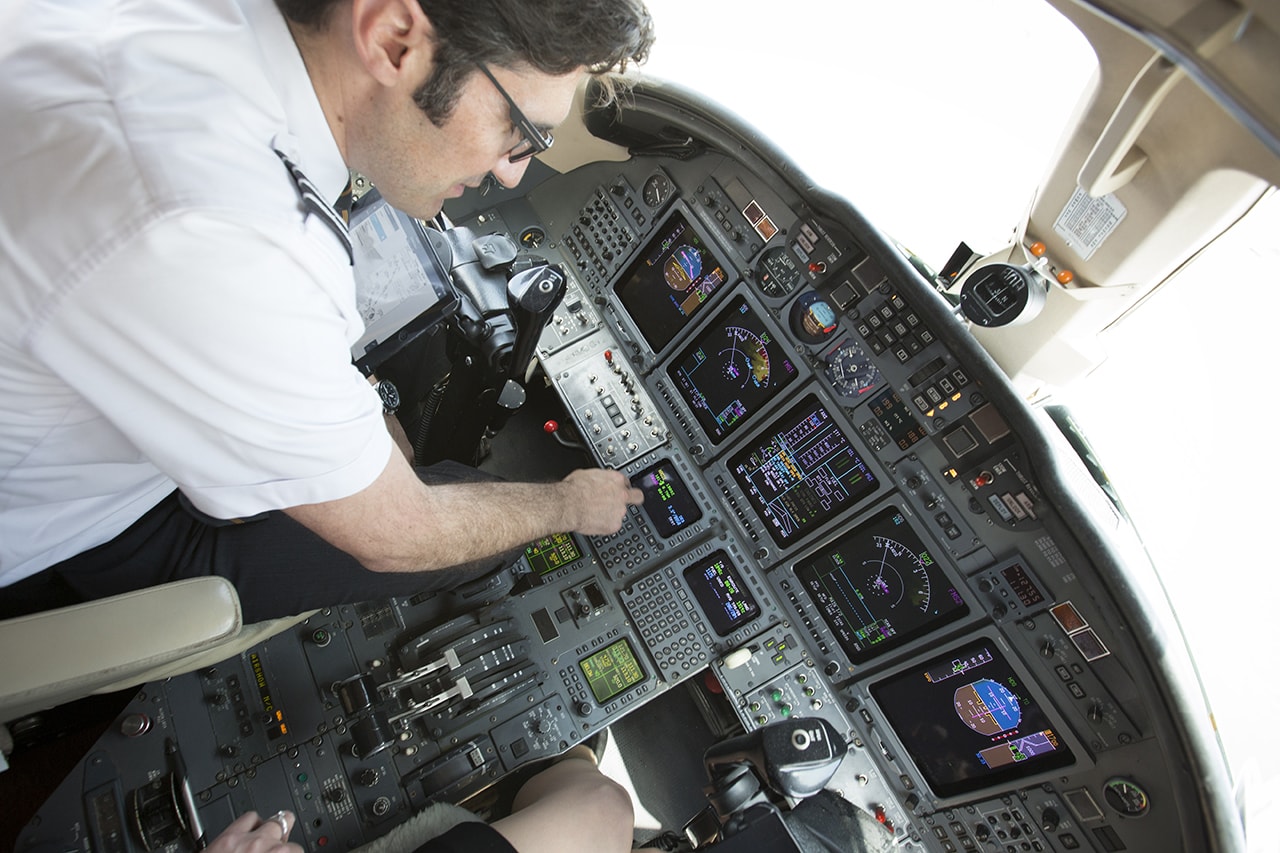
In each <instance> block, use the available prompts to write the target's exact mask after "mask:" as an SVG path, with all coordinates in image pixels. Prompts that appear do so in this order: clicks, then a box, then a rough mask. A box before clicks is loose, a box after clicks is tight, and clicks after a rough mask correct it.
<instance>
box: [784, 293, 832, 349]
mask: <svg viewBox="0 0 1280 853" xmlns="http://www.w3.org/2000/svg"><path fill="white" fill-rule="evenodd" d="M791 331H793V332H795V333H796V337H798V338H799V339H800V340H802V341H804V342H806V343H810V344H818V343H822V342H823V341H824V340H826V339H827V338H829V337H831V335H833V334H835V331H836V312H835V311H834V310H833V309H832V307H831V306H830V305H828V304H827V302H826V300H824V299H823V298H822V297H821V296H819V295H818V294H816V293H806V294H804V295H803V296H801V297H800V298H799V299H797V300H796V301H795V304H793V305H792V306H791Z"/></svg>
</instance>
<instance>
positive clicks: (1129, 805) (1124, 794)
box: [1103, 778, 1151, 817]
mask: <svg viewBox="0 0 1280 853" xmlns="http://www.w3.org/2000/svg"><path fill="white" fill-rule="evenodd" d="M1103 794H1104V795H1105V796H1106V798H1107V804H1108V805H1110V806H1111V808H1113V809H1115V810H1116V811H1118V812H1119V813H1120V814H1122V815H1125V816H1126V817H1142V816H1143V815H1144V814H1146V813H1147V811H1148V810H1149V809H1150V808H1151V800H1150V799H1149V798H1148V797H1147V792H1146V791H1144V790H1142V788H1141V787H1139V786H1138V785H1137V784H1136V783H1134V782H1131V781H1129V780H1128V779H1120V778H1115V779H1110V780H1108V781H1107V786H1106V788H1104V789H1103Z"/></svg>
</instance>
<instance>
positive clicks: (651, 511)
mask: <svg viewBox="0 0 1280 853" xmlns="http://www.w3.org/2000/svg"><path fill="white" fill-rule="evenodd" d="M631 485H632V486H634V487H636V488H637V489H639V490H640V491H642V492H644V511H645V514H646V515H648V516H649V520H650V521H652V522H653V526H654V527H655V528H657V530H658V535H659V536H662V537H663V538H664V539H665V538H667V537H669V536H672V535H674V534H676V533H679V532H680V531H681V530H683V529H684V528H686V527H688V526H689V525H690V524H694V523H696V522H697V521H698V520H699V519H701V518H702V509H701V508H700V507H699V506H698V504H697V502H696V501H695V500H694V499H693V495H691V494H690V493H689V489H688V487H687V486H685V484H684V481H682V480H681V479H680V475H679V474H678V473H676V468H675V465H673V464H672V463H671V460H670V459H663V460H662V461H661V462H659V463H658V464H657V465H654V466H653V467H651V468H649V469H648V470H646V471H642V472H641V473H639V474H637V475H635V476H634V477H632V478H631Z"/></svg>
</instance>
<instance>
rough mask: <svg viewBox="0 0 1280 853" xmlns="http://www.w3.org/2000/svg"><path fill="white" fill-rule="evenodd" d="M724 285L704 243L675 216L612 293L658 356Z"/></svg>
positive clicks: (721, 268)
mask: <svg viewBox="0 0 1280 853" xmlns="http://www.w3.org/2000/svg"><path fill="white" fill-rule="evenodd" d="M726 281H728V275H727V274H726V272H725V268H724V266H723V265H721V263H720V261H719V260H718V259H717V258H716V256H715V254H714V253H713V251H712V249H711V247H710V245H709V244H708V243H707V241H706V239H705V238H704V237H703V236H702V234H701V233H700V232H699V231H698V229H696V228H694V227H693V226H692V225H690V224H689V222H688V220H686V219H685V217H684V214H682V213H680V212H679V211H677V212H675V213H674V214H672V216H671V218H670V219H668V220H667V221H666V223H665V224H664V225H663V226H662V227H661V228H659V229H658V230H657V232H656V233H655V234H654V236H653V238H652V239H650V240H649V243H648V245H646V246H645V247H644V249H643V250H642V251H641V252H640V254H639V255H638V256H637V257H636V259H635V261H633V262H632V264H631V266H630V267H628V268H627V270H626V272H624V273H623V274H622V275H621V277H619V279H618V285H617V288H616V290H615V292H616V293H617V295H618V299H619V300H620V301H621V302H622V305H623V307H624V308H626V309H627V313H628V314H629V315H631V319H632V320H633V321H635V324H636V328H637V329H639V331H640V334H641V335H643V336H644V339H645V341H646V342H647V343H648V344H649V347H650V348H651V349H652V350H653V351H654V352H658V351H659V350H661V349H662V348H663V347H665V346H666V345H667V344H668V343H670V342H671V339H672V338H674V337H675V336H676V334H677V333H679V331H680V330H681V329H683V328H684V326H685V324H686V323H688V322H689V318H691V317H692V316H693V315H694V314H695V313H696V312H697V310H698V309H699V308H701V307H702V304H703V303H704V302H706V301H707V300H708V299H710V298H711V295H712V294H713V293H715V292H716V291H717V290H719V289H720V287H721V286H722V285H723V284H724V283H725V282H726Z"/></svg>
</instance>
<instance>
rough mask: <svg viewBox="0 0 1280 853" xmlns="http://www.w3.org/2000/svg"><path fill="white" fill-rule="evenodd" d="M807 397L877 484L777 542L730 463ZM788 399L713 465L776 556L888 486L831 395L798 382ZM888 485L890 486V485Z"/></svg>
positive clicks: (811, 384)
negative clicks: (823, 412) (765, 534)
mask: <svg viewBox="0 0 1280 853" xmlns="http://www.w3.org/2000/svg"><path fill="white" fill-rule="evenodd" d="M810 396H812V397H814V398H816V400H817V402H818V403H820V404H821V405H822V406H823V407H824V408H825V409H826V410H827V412H828V414H829V415H830V416H831V419H832V421H833V422H834V423H835V425H836V426H837V427H838V428H839V429H840V431H841V432H842V433H844V435H845V437H846V439H848V441H849V443H850V444H851V445H852V447H853V448H854V450H855V451H856V452H857V453H858V456H859V457H860V458H861V459H862V463H863V465H864V466H866V468H867V470H868V471H869V472H870V473H871V475H872V476H873V477H875V479H876V482H877V483H878V484H879V485H877V486H876V488H875V489H873V490H872V491H870V492H868V493H866V494H865V495H862V496H861V497H859V498H858V499H857V500H855V501H852V502H851V503H850V504H849V505H848V506H846V507H845V508H844V509H842V510H840V511H839V512H836V513H833V514H832V515H830V516H828V517H827V518H825V519H823V520H822V521H820V522H818V523H816V524H813V525H811V526H810V527H809V528H808V529H807V530H805V531H803V532H802V533H800V534H798V535H797V536H795V537H794V538H792V539H791V540H789V541H786V542H782V543H780V542H778V540H777V538H776V537H775V536H774V532H773V525H772V524H771V523H770V522H769V521H768V520H767V519H766V518H765V517H764V516H763V515H762V514H761V512H760V510H759V509H758V508H757V506H756V503H755V502H754V501H753V500H752V498H751V497H749V496H748V495H747V492H746V490H745V489H744V488H743V487H742V483H741V482H740V481H739V480H738V478H737V476H736V475H735V474H734V471H733V468H734V465H733V462H734V460H735V459H737V458H738V457H739V456H741V455H742V454H744V453H746V452H747V451H748V449H749V448H752V447H754V446H756V445H758V443H759V442H760V440H762V439H763V438H764V437H765V436H766V435H770V434H772V433H773V432H775V431H776V429H775V428H776V427H777V425H778V424H780V423H782V422H783V421H784V420H786V419H787V418H789V417H791V416H792V413H793V412H794V411H796V409H797V406H798V404H799V403H800V402H801V401H803V400H805V399H807V398H808V397H810ZM789 399H790V402H789V403H788V405H787V409H786V412H784V413H780V414H779V413H774V416H773V417H771V419H770V420H768V421H767V422H766V423H765V424H764V425H763V426H760V427H758V428H756V429H754V430H752V431H751V432H750V433H749V434H748V435H746V436H745V437H742V438H740V439H739V440H736V441H734V442H733V443H732V444H731V445H730V446H729V447H727V448H725V452H724V454H723V456H722V457H721V459H720V461H719V462H718V463H717V465H718V467H719V468H721V469H722V470H723V471H724V476H725V477H727V478H728V479H729V481H730V482H732V483H733V484H734V487H735V488H736V489H737V491H738V493H739V494H741V496H742V499H743V501H745V502H746V505H747V508H748V509H749V510H750V512H751V518H752V519H754V520H755V522H756V523H757V524H759V525H760V527H762V528H764V529H765V530H766V531H768V535H769V538H768V540H767V541H769V542H771V543H773V546H774V547H775V548H777V550H778V553H779V554H780V555H781V554H790V553H794V552H795V551H796V550H798V549H799V548H802V547H804V543H806V542H811V541H812V540H813V537H814V536H817V535H820V534H821V532H822V531H824V530H828V529H830V527H831V525H833V524H836V523H838V522H839V521H840V520H841V519H844V518H848V517H849V516H850V515H852V514H853V513H854V512H857V511H858V510H859V509H860V508H861V507H865V506H867V505H868V504H869V503H870V502H872V501H875V500H876V498H877V497H878V496H879V495H881V494H882V493H883V491H884V488H885V484H886V483H889V481H888V480H887V478H886V476H885V473H884V471H883V470H881V468H880V467H879V460H877V459H876V456H875V454H874V453H873V452H871V451H870V449H869V448H867V447H866V446H865V445H864V444H863V443H862V441H861V439H860V438H859V436H858V432H857V430H856V429H854V427H853V424H852V423H850V422H849V419H848V417H847V416H846V414H845V413H844V411H843V409H842V408H841V407H840V406H839V405H838V404H837V403H835V402H834V401H833V400H832V399H831V395H830V394H828V393H826V391H825V390H824V389H823V388H822V387H821V386H820V385H819V384H817V383H815V382H807V383H803V382H802V383H801V384H800V387H799V388H798V390H796V391H795V392H794V393H793V395H792V396H791V397H790V398H789ZM889 485H890V487H891V484H889Z"/></svg>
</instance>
